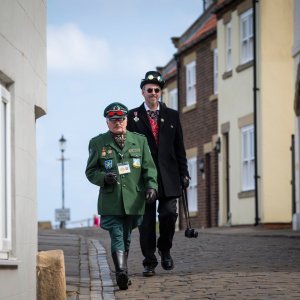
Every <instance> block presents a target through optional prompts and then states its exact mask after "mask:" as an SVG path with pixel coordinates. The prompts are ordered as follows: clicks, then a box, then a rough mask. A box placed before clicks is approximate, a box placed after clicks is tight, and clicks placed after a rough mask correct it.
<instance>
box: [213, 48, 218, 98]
mask: <svg viewBox="0 0 300 300" xmlns="http://www.w3.org/2000/svg"><path fill="white" fill-rule="evenodd" d="M213 56H214V65H213V72H214V82H213V84H214V95H218V88H219V85H218V77H219V64H218V59H219V53H218V48H214V50H213Z"/></svg>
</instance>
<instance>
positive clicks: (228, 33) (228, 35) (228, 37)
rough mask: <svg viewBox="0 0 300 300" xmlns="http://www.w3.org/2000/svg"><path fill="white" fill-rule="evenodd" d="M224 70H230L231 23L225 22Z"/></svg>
mask: <svg viewBox="0 0 300 300" xmlns="http://www.w3.org/2000/svg"><path fill="white" fill-rule="evenodd" d="M225 61H226V72H228V71H232V25H231V22H229V23H227V24H226V60H225Z"/></svg>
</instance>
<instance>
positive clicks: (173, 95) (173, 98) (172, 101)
mask: <svg viewBox="0 0 300 300" xmlns="http://www.w3.org/2000/svg"><path fill="white" fill-rule="evenodd" d="M169 107H170V108H173V109H175V110H178V92H177V88H175V89H172V90H170V91H169Z"/></svg>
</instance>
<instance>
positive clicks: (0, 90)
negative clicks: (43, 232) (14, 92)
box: [0, 84, 12, 262]
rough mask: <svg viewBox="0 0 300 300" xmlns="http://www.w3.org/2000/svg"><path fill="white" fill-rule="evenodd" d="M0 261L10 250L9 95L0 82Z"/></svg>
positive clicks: (6, 257) (4, 258)
mask: <svg viewBox="0 0 300 300" xmlns="http://www.w3.org/2000/svg"><path fill="white" fill-rule="evenodd" d="M0 100H1V101H0V104H1V107H0V116H1V118H0V157H1V160H0V172H1V180H0V215H1V219H0V262H1V260H8V259H9V258H10V253H11V251H12V197H11V95H10V93H9V91H8V90H7V89H6V88H5V87H4V86H2V85H1V84H0Z"/></svg>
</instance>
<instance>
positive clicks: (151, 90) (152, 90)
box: [147, 88, 160, 94]
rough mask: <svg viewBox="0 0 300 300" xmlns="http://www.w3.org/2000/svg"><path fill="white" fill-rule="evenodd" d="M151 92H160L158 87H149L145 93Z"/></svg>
mask: <svg viewBox="0 0 300 300" xmlns="http://www.w3.org/2000/svg"><path fill="white" fill-rule="evenodd" d="M153 92H154V93H156V94H158V93H159V92H160V89H158V88H156V89H151V88H149V89H147V93H149V94H151V93H153Z"/></svg>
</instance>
